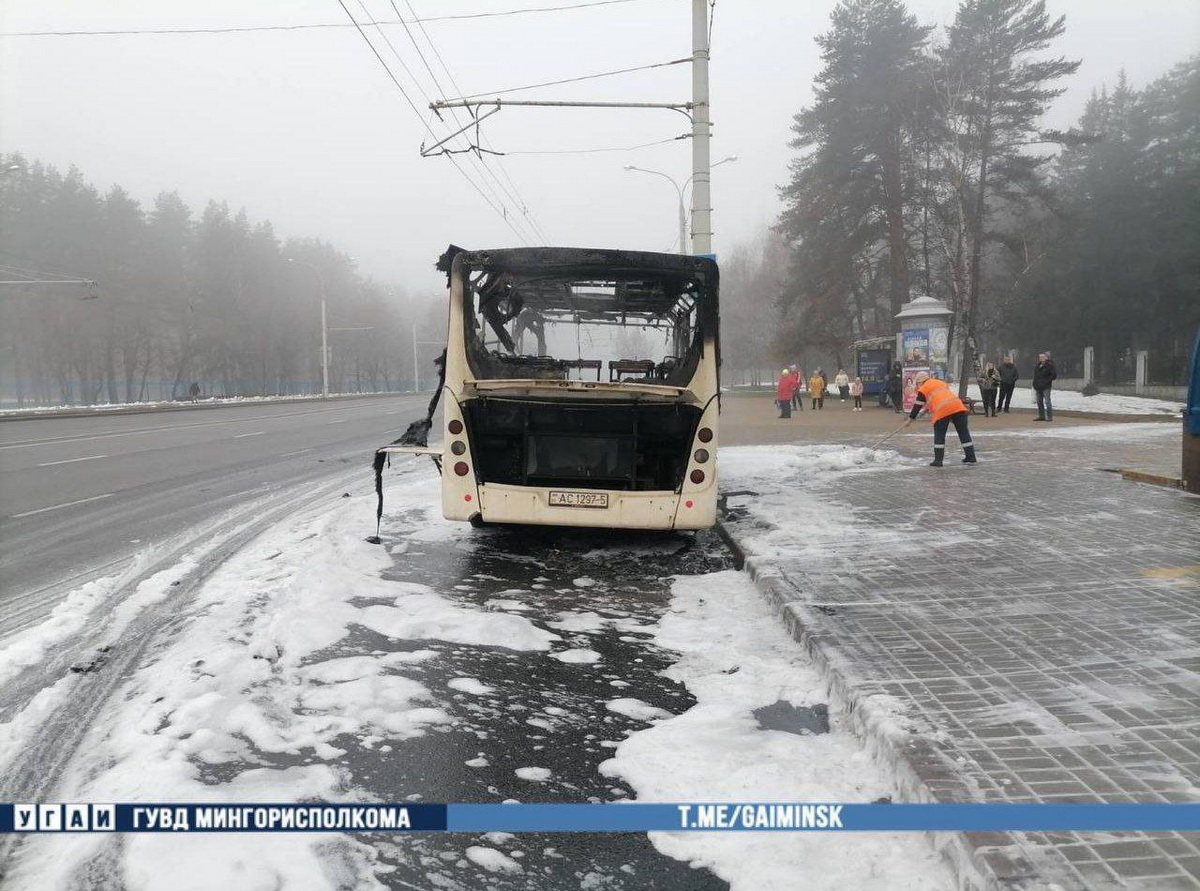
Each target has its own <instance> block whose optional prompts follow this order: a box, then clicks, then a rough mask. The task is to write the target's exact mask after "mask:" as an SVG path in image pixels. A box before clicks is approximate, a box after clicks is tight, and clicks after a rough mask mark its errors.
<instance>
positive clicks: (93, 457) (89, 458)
mask: <svg viewBox="0 0 1200 891" xmlns="http://www.w3.org/2000/svg"><path fill="white" fill-rule="evenodd" d="M107 457H108V455H88V456H87V457H86V458H68V459H67V460H65V461H47V462H46V463H45V464H39V465H38V467H53V466H54V465H56V464H74V463H75V462H76V461H95V460H96V459H97V458H107Z"/></svg>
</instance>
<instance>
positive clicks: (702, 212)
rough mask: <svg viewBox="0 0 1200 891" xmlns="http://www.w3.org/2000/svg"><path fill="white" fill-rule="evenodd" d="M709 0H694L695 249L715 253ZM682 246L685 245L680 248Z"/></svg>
mask: <svg viewBox="0 0 1200 891" xmlns="http://www.w3.org/2000/svg"><path fill="white" fill-rule="evenodd" d="M707 13H708V0H692V178H693V179H695V180H696V184H695V186H693V187H692V252H693V253H696V254H711V253H712V193H711V192H710V189H709V184H710V173H711V171H712V168H713V166H715V165H710V163H709V161H710V155H709V139H710V138H711V134H712V129H711V126H710V121H711V116H710V114H709V107H708V18H707ZM680 250H682V248H681V249H680Z"/></svg>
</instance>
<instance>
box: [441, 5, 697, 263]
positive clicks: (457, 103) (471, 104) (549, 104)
mask: <svg viewBox="0 0 1200 891" xmlns="http://www.w3.org/2000/svg"><path fill="white" fill-rule="evenodd" d="M709 2H710V0H692V101H691V102H563V101H549V100H530V99H501V98H499V97H497V98H495V99H467V98H462V99H439V100H438V101H436V102H430V103H429V107H430V108H431V109H433V110H434V111H438V110H440V109H443V108H470V109H478V108H481V107H483V106H485V105H486V106H489V107H492V110H491V111H489V112H487V113H486V114H484V115H479V116H478V119H477V120H476V121H474V122H472V123H471V125H470V126H469V127H464V128H463V129H462V130H459V131H458V132H457V133H454V134H451V135H450V136H448V137H446V138H445V139H443V140H441V141H440V142H438V143H435V144H434V145H431V146H429V147H428V148H426V147H425V146H422V148H421V154H422V156H424V157H427V158H428V157H432V156H433V155H434V154H442V153H445V152H446V151H447V150H446V149H444V148H443V149H442V151H441V152H437V153H435V152H434V149H438V148H442V146H443V145H444V144H445V143H447V142H449V141H450V140H451V139H453V138H454V137H455V136H458V135H460V134H461V133H463V132H464V131H466V130H468V129H470V128H471V127H475V126H477V125H478V121H481V120H483V118H485V117H490V116H491V115H492V114H495V113H496V112H497V111H499V110H500V109H501V108H502V107H503V106H505V105H514V106H541V107H546V108H663V109H670V110H673V111H681V112H687V113H690V115H691V119H692V175H691V177H690V179H691V180H692V181H693V186H692V252H693V253H696V254H711V253H712V190H711V187H710V183H711V179H712V174H711V172H710V171H711V170H712V165H711V162H710V158H709V138H710V136H711V130H712V125H711V117H710V114H709V107H708V19H707V18H705V16H706V14H707V13H708V6H709ZM473 114H474V112H473ZM472 148H473V149H476V150H478V148H477V147H476V146H472ZM676 188H678V186H676ZM686 252H687V249H686V247H684V246H683V245H682V244H681V245H680V253H686Z"/></svg>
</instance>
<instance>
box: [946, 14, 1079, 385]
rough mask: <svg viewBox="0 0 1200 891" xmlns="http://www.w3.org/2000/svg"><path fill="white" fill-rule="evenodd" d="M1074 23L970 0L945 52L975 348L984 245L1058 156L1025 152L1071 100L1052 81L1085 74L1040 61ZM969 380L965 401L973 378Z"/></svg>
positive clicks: (954, 178)
mask: <svg viewBox="0 0 1200 891" xmlns="http://www.w3.org/2000/svg"><path fill="white" fill-rule="evenodd" d="M1064 22H1065V18H1064V17H1063V16H1060V17H1059V18H1057V19H1055V20H1053V21H1051V19H1050V17H1049V15H1047V13H1046V4H1045V2H1044V0H964V2H963V3H962V4H961V5H960V6H959V8H958V11H957V13H956V15H955V19H954V24H953V25H951V27H950V29H949V32H948V34H947V41H946V44H945V45H944V46H943V47H941V48H940V49H939V52H938V61H939V63H940V65H939V70H938V75H937V81H938V83H937V86H938V96H939V100H940V102H941V111H942V125H943V128H944V137H943V139H944V142H945V144H946V146H947V148H948V151H947V153H946V156H945V160H946V174H947V182H948V184H949V192H950V194H951V196H952V202H953V204H952V210H951V216H954V217H956V218H957V220H958V223H959V229H958V231H959V232H960V233H961V236H962V239H963V242H962V243H960V244H959V245H958V246H957V247H959V248H965V250H957V251H953V252H949V253H950V254H951V255H952V256H954V257H955V265H956V268H955V269H954V270H953V271H952V280H953V281H954V282H956V283H958V287H959V288H960V289H961V293H960V294H959V295H958V296H959V297H960V298H961V299H960V301H959V302H960V304H961V311H962V313H961V314H962V321H961V325H962V330H961V333H962V336H963V337H964V339H965V343H966V344H967V345H968V346H970V345H973V344H974V343H975V342H976V337H977V323H978V318H979V306H980V295H981V286H982V264H983V251H984V242H985V241H986V240H988V239H989V237H991V235H992V231H991V230H990V229H989V223H988V214H989V210H991V209H993V208H994V207H995V206H996V205H998V204H999V203H1002V202H1022V201H1025V200H1028V199H1030V198H1032V197H1034V196H1036V195H1037V194H1038V193H1039V192H1040V191H1041V189H1042V175H1041V168H1042V167H1043V165H1044V164H1046V163H1047V161H1048V158H1044V157H1043V158H1037V157H1034V156H1031V155H1029V154H1026V152H1025V151H1024V148H1025V147H1026V146H1027V145H1028V144H1029V142H1030V139H1031V137H1032V136H1033V134H1034V133H1035V131H1036V127H1037V123H1038V121H1039V119H1040V118H1041V116H1042V114H1043V113H1044V112H1045V110H1046V107H1047V106H1048V105H1049V103H1050V101H1051V100H1052V99H1054V98H1056V97H1057V96H1060V95H1061V94H1062V93H1063V90H1064V88H1061V87H1054V86H1052V84H1053V83H1054V82H1055V81H1057V80H1059V79H1060V78H1062V77H1065V76H1067V75H1069V74H1072V73H1074V72H1075V70H1076V69H1077V68H1078V67H1079V62H1078V61H1068V60H1066V59H1064V58H1061V57H1059V58H1056V59H1039V58H1034V54H1036V53H1039V52H1041V51H1042V50H1045V49H1046V48H1047V47H1048V46H1049V45H1050V44H1051V42H1052V41H1053V40H1054V39H1055V38H1057V37H1059V36H1061V35H1062V34H1063V32H1064V31H1065V24H1064ZM968 256H969V260H967V257H968ZM964 263H966V268H965V269H964V268H963V264H964ZM965 353H966V350H964V351H963V358H964V359H965V358H966V355H965ZM959 379H960V385H959V389H960V394H963V395H965V393H966V387H967V380H966V376H965V375H963V374H960V375H959Z"/></svg>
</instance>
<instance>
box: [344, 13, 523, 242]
mask: <svg viewBox="0 0 1200 891" xmlns="http://www.w3.org/2000/svg"><path fill="white" fill-rule="evenodd" d="M337 2H338V5H339V6H341V7H342V11H343V12H345V13H346V17H347V18H349V19H350V21H351V22H352V23H353V25H354V27H355V28H356V29H357V30H358V33H359V35H360V36H361V37H362V39H363V40H364V41H366V44H367V46H369V47H370V48H371V52H372V54H374V56H375V58H376V59H378V60H379V64H380V65H382V66H383V69H384V71H386V72H387V75H388V77H389V78H390V79H391V81H392V83H393V84H395V85H396V89H398V90H399V91H400V95H401V96H403V97H404V101H405V102H407V103H408V106H409V108H411V109H412V110H413V114H415V115H416V116H417V119H418V120H419V121H421V124H422V126H423V127H424V128H425V129H426V130H427V131H428V132H429V135H431V136H434V137H436V136H437V134H436V133H434V132H433V129H432V128H431V127H430V126H429V124H428V123H427V122H426V121H425V119H424V118H423V117H422V115H421V111H420V110H419V109H418V108H417V106H416V103H415V102H413V100H412V97H410V96H409V95H408V92H407V91H406V90H405V89H404V87H403V86H402V85H401V84H400V80H399V78H397V77H396V74H395V72H393V71H392V69H391V66H389V65H388V63H387V61H386V60H385V59H384V58H383V56H382V55H380V53H379V50H378V49H377V48H376V46H375V44H374V43H372V42H371V38H370V37H368V36H367V32H366V31H364V30H363V28H362V25H361V24H360V23H359V21H358V19H356V18H355V17H354V14H353V13H352V12H351V11H350V9H349V7H348V6H346V4H345V2H344V0H337ZM418 86H419V85H418ZM448 157H449V159H450V163H451V164H453V165H454V169H455V170H457V171H458V172H459V173H460V174H461V175H462V177H463V178H464V179H465V180H466V181H467V182H468V183H470V184H471V188H473V189H474V190H475V191H476V192H478V193H479V196H480V197H481V198H483V200H484V201H485V202H486V203H487V205H488V206H489V207H491V208H492V210H494V211H495V212H496V213H497V214H498V215H499V216H500V218H501V219H503V220H504V222H505V224H506V225H507V226H508V228H510V229H512V231H513V234H514V235H516V236H517V238H519V239H520V240H521V241H522V242H524V243H526V244H528V240H527V239H526V237H525V236H524V235H523V234H522V233H521V232H520V230H518V229H517V228H516V226H514V225H513V224H512V221H511V220H509V218H508V213H507V211H506V209H503V206H502V205H503V202H501V206H497V205H496V204H495V203H494V202H493V201H492V199H491V198H489V197H488V196H487V194H486V193H485V192H484V191H483V189H482V188H480V186H479V185H478V183H476V182H475V180H474V179H472V178H471V176H470V175H469V174H468V173H467V171H466V170H464V169H463V167H462V165H460V164H459V163H458V159H456V158H455V157H454V156H452V155H450V156H448Z"/></svg>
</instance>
